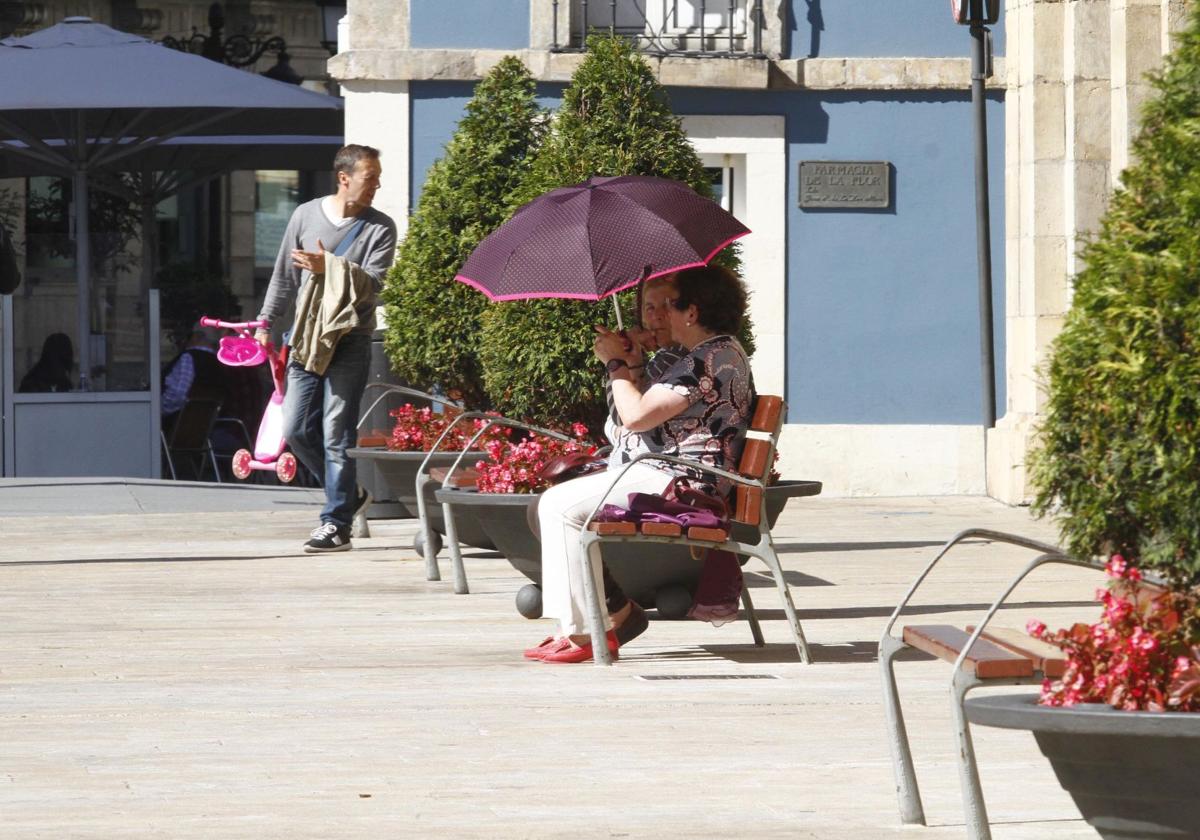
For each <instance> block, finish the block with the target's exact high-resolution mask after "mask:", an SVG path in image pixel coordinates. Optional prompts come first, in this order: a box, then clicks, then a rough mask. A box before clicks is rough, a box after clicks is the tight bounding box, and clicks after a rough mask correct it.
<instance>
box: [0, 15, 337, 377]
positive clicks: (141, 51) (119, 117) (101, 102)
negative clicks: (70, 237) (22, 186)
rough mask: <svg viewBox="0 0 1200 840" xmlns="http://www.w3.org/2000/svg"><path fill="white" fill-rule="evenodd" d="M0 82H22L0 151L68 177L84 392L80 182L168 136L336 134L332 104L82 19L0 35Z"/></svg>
mask: <svg viewBox="0 0 1200 840" xmlns="http://www.w3.org/2000/svg"><path fill="white" fill-rule="evenodd" d="M0 78H3V79H20V80H22V82H21V83H20V84H9V85H4V86H2V87H0V141H9V142H2V143H0V156H3V157H5V158H8V157H9V156H14V157H17V158H21V159H24V160H26V161H29V162H30V163H31V165H32V164H33V163H36V165H38V166H44V167H46V171H53V172H58V173H59V174H61V175H64V176H67V177H71V178H72V181H73V203H74V206H75V271H76V280H77V287H78V288H77V291H78V295H79V306H78V309H79V324H78V332H79V340H78V342H77V344H78V347H79V351H78V352H79V357H80V358H79V367H80V374H81V381H80V385H81V387H84V388H86V387H87V382H86V377H87V375H88V372H89V370H90V360H89V358H88V354H89V344H90V343H89V341H88V339H87V337H88V334H89V333H90V331H91V327H90V320H89V311H90V307H89V300H90V267H89V264H88V263H89V247H88V237H89V233H88V214H87V208H88V195H87V194H88V188H89V181H90V180H91V178H92V177H94V176H95V175H96V174H97V173H103V172H109V173H112V172H115V171H121V170H128V169H129V168H130V167H131V166H132V165H133V159H134V158H137V157H139V156H144V155H147V154H148V153H149V152H150V151H151V150H153V149H155V148H156V147H158V146H160V145H162V144H164V143H167V142H168V141H170V140H172V139H173V138H181V137H187V136H194V135H210V136H213V135H221V136H231V135H239V136H248V135H250V136H252V135H279V134H288V135H320V136H324V137H329V136H331V135H338V134H341V132H342V101H341V100H340V99H338V98H336V97H332V96H326V95H324V94H320V93H314V92H312V91H308V90H304V89H303V88H299V87H296V86H294V85H289V84H284V83H282V82H277V81H274V80H272V79H267V78H264V77H262V76H257V75H255V74H253V73H247V72H245V71H243V70H237V69H234V68H232V67H226V66H224V65H222V64H217V63H216V62H213V61H210V60H208V59H206V58H202V57H200V56H196V55H191V54H189V53H184V52H179V51H177V50H172V49H169V48H167V47H164V46H161V45H159V44H155V43H154V42H152V41H148V40H146V39H145V38H141V37H139V36H136V35H130V34H127V33H124V32H118V31H117V30H115V29H112V28H110V27H107V26H104V25H103V24H99V23H95V22H93V21H92V20H91V19H90V18H79V17H76V18H67V19H66V20H64V21H63V22H62V23H59V24H57V25H55V26H51V27H49V28H47V29H43V30H40V31H38V32H34V33H33V34H31V35H28V36H26V37H23V38H5V39H4V40H0ZM12 141H16V142H12ZM54 141H59V142H54ZM126 159H130V160H126ZM149 160H150V159H149V158H146V159H145V161H144V163H143V168H145V167H149V166H150V163H149ZM231 168H232V167H231Z"/></svg>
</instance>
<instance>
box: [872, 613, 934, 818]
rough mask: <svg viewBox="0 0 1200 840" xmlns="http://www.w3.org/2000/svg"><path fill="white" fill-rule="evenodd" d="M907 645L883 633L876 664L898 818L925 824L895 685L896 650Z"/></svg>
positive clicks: (898, 693) (906, 732)
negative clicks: (881, 692) (897, 803)
mask: <svg viewBox="0 0 1200 840" xmlns="http://www.w3.org/2000/svg"><path fill="white" fill-rule="evenodd" d="M906 647H908V645H906V644H904V642H902V641H901V640H900V639H897V638H896V637H895V636H892V635H890V634H889V635H887V636H884V638H883V641H882V642H880V643H879V668H880V670H881V671H882V674H883V711H884V715H885V717H886V718H887V728H888V746H889V747H890V748H891V751H892V775H893V776H894V778H895V781H896V798H897V799H898V800H899V802H900V822H902V823H904V824H905V825H925V808H924V806H922V805H921V789H920V788H919V787H918V786H917V773H916V770H915V769H914V767H913V758H912V750H911V749H910V748H909V746H908V729H907V728H906V727H905V726H904V712H903V711H901V709H900V692H899V690H898V689H897V688H896V672H895V662H896V654H897V653H899V652H900V651H902V650H904V649H905V648H906Z"/></svg>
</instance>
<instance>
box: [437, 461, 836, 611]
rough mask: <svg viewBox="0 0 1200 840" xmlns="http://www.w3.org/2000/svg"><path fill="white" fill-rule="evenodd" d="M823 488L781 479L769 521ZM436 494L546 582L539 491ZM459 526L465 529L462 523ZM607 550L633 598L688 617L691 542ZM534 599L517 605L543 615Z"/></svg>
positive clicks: (519, 566)
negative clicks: (533, 518) (535, 526)
mask: <svg viewBox="0 0 1200 840" xmlns="http://www.w3.org/2000/svg"><path fill="white" fill-rule="evenodd" d="M820 489H821V486H820V484H819V483H817V482H812V481H781V482H778V483H777V484H775V485H773V486H771V487H769V488H768V489H767V519H768V521H769V522H770V523H771V525H772V526H774V524H775V521H776V520H777V519H778V518H779V514H780V513H782V512H783V509H784V507H785V506H786V505H787V502H788V499H790V498H792V497H794V496H812V495H816V493H819V492H820ZM436 498H437V499H438V501H445V502H450V503H451V504H454V505H455V506H459V505H461V506H463V507H464V509H469V510H470V513H469V514H466V515H464V516H462V517H458V518H456V519H455V522H456V523H463V522H465V521H466V520H468V519H472V518H473V519H475V521H476V522H477V523H478V524H479V525H480V526H481V527H482V528H483V530H484V531H485V532H486V533H487V534H488V536H489V537H490V538H491V541H492V543H493V545H494V546H495V548H496V550H497V551H499V552H500V553H501V554H503V555H504V556H505V557H506V558H507V559H508V562H509V563H510V564H512V567H513V568H514V569H516V570H517V571H518V572H520V573H521V574H523V575H525V577H527V578H529V579H530V580H531V581H533V583H534V584H536V585H540V584H541V582H542V561H541V552H542V546H541V542H540V541H539V540H538V538H537V537H536V536H534V533H533V530H532V527H531V523H530V522H529V508H530V506H531V505H532V504H533V503H534V501H535V500H536V499H537V498H538V495H535V494H522V493H517V494H504V493H476V492H473V491H468V490H452V489H449V488H445V489H440V490H438V491H437V493H436ZM464 513H465V510H464ZM459 529H460V531H461V529H462V525H461V524H460V525H459ZM757 533H758V532H757V531H756V530H755V529H753V528H749V527H747V526H745V525H737V526H736V527H735V529H734V536H735V538H736V539H739V540H745V541H749V540H754V539H756V538H757ZM602 551H603V557H604V561H605V563H606V564H607V565H608V568H609V571H611V572H612V576H613V578H614V579H616V581H617V583H619V584H620V585H621V588H622V589H623V590H624V591H625V594H626V595H628V596H629V597H630V598H632V599H634V600H635V601H637V602H638V603H639V604H642V605H643V606H646V607H657V608H658V609H659V612H660V614H662V615H663V616H664V617H667V618H683V617H684V616H685V615H686V614H687V611H688V609H689V608H690V607H691V593H692V592H693V591H695V588H696V584H697V583H698V582H699V579H700V571H701V564H700V563H698V562H696V561H695V560H693V559H692V557H691V552H690V551H689V550H688V548H687V547H686V546H663V545H661V544H651V543H627V544H624V545H619V546H618V545H607V546H602ZM533 599H534V594H533V593H531V592H527V591H523V594H522V595H519V596H518V609H519V610H520V612H521V614H522V615H524V616H526V617H527V618H537V617H538V616H539V615H540V614H541V607H540V599H539V600H538V601H537V604H536V608H535V605H534V604H533V603H532V602H533ZM523 605H524V606H523ZM530 613H534V614H532V615H531V614H530Z"/></svg>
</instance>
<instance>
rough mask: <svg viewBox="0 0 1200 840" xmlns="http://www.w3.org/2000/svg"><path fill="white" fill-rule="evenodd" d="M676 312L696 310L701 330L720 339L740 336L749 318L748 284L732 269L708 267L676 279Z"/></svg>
mask: <svg viewBox="0 0 1200 840" xmlns="http://www.w3.org/2000/svg"><path fill="white" fill-rule="evenodd" d="M675 287H676V288H677V289H678V290H679V295H678V296H677V297H676V298H675V308H676V309H678V310H680V311H683V310H684V309H687V308H688V307H689V306H693V305H694V306H695V307H696V320H697V321H699V323H700V326H702V327H704V328H705V329H707V330H711V331H712V332H714V333H716V334H717V335H736V334H737V333H738V331H739V330H741V328H742V321H743V319H745V317H746V299H747V293H746V284H745V283H743V282H742V278H740V277H738V276H737V275H736V274H734V273H733V272H732V271H730V270H729V269H728V268H725V267H724V266H721V265H704V266H700V267H699V268H687V269H684V270H683V271H680V272H679V273H678V274H676V275H675Z"/></svg>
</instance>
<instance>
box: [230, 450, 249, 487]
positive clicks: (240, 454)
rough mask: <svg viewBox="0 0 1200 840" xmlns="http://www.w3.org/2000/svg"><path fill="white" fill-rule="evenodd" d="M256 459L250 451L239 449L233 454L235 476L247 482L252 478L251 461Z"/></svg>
mask: <svg viewBox="0 0 1200 840" xmlns="http://www.w3.org/2000/svg"><path fill="white" fill-rule="evenodd" d="M253 458H254V456H253V455H251V454H250V450H249V449H239V450H238V451H237V452H234V453H233V463H232V469H233V475H234V477H235V478H240V479H242V480H245V479H247V478H249V477H250V461H251V460H252V459H253Z"/></svg>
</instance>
